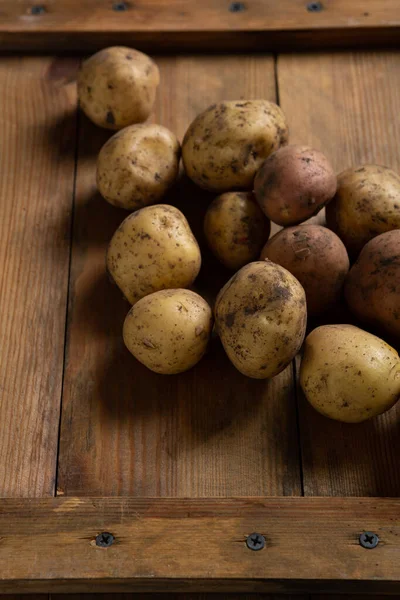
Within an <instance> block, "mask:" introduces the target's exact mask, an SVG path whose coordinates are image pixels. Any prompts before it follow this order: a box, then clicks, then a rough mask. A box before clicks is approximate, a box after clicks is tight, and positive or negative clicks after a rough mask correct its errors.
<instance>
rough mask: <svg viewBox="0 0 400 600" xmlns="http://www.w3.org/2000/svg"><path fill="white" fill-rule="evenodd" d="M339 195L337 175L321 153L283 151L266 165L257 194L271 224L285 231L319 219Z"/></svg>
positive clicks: (293, 148) (301, 149) (258, 177)
mask: <svg viewBox="0 0 400 600" xmlns="http://www.w3.org/2000/svg"><path fill="white" fill-rule="evenodd" d="M335 192H336V175H335V172H334V171H333V169H332V167H331V165H330V163H329V161H328V159H327V158H326V156H325V155H324V154H322V152H319V150H313V149H312V148H308V147H307V146H286V147H284V148H280V149H279V150H277V151H276V152H274V153H273V154H271V156H270V157H269V158H267V160H266V161H264V162H263V164H262V165H261V167H260V169H259V171H258V172H257V175H256V178H255V180H254V193H255V195H256V198H257V201H258V203H259V205H260V206H261V208H262V210H263V211H264V213H265V214H266V215H267V217H268V218H269V219H271V221H273V222H274V223H277V224H278V225H282V226H284V227H286V226H287V225H296V224H298V223H301V222H302V221H305V220H306V219H309V218H310V217H312V216H313V215H316V214H317V213H318V212H319V211H320V210H321V209H322V208H323V207H324V206H325V205H326V204H327V203H328V202H329V201H330V200H332V198H333V196H334V195H335Z"/></svg>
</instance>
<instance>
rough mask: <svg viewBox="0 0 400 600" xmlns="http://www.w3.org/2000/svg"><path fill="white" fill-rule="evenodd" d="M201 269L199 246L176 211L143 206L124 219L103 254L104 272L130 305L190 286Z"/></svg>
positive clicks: (184, 219)
mask: <svg viewBox="0 0 400 600" xmlns="http://www.w3.org/2000/svg"><path fill="white" fill-rule="evenodd" d="M200 266H201V255H200V249H199V245H198V243H197V241H196V239H195V237H194V235H193V233H192V231H191V229H190V227H189V223H188V222H187V220H186V218H185V216H184V215H183V214H182V213H181V211H180V210H178V209H177V208H175V207H174V206H170V205H168V204H157V205H156V206H147V207H146V208H141V209H140V210H138V211H136V212H134V213H132V214H131V215H129V217H127V218H126V219H125V220H124V221H123V222H122V223H121V225H120V226H119V227H118V229H117V231H116V232H115V233H114V235H113V237H112V240H111V242H110V245H109V247H108V250H107V270H108V273H109V274H110V276H111V278H112V279H113V280H114V281H115V283H116V284H117V285H118V287H119V288H120V290H121V291H122V293H123V294H124V296H125V298H126V299H127V300H128V301H129V302H130V303H131V304H134V303H135V302H137V301H138V300H140V298H143V297H144V296H147V295H148V294H151V293H153V292H156V291H158V290H163V289H171V288H172V289H175V288H184V287H189V286H190V285H192V283H193V282H194V280H195V279H196V277H197V275H198V273H199V271H200Z"/></svg>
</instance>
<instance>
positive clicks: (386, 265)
mask: <svg viewBox="0 0 400 600" xmlns="http://www.w3.org/2000/svg"><path fill="white" fill-rule="evenodd" d="M344 292H345V298H346V302H347V305H348V306H349V308H350V310H351V311H352V313H353V314H354V315H355V316H356V317H357V318H358V319H360V321H362V322H364V323H366V324H368V325H370V326H371V327H373V328H374V329H375V330H376V331H377V332H378V333H381V332H382V333H383V334H385V335H386V336H388V337H389V338H393V339H395V340H400V302H399V299H400V230H399V229H394V230H393V231H387V232H386V233H382V234H381V235H378V236H377V237H374V238H373V239H372V240H370V241H369V242H368V243H367V244H366V245H365V246H364V248H363V249H362V250H361V253H360V255H359V257H358V259H357V261H356V263H355V264H354V265H353V267H352V268H351V269H350V272H349V274H348V276H347V278H346V282H345V287H344Z"/></svg>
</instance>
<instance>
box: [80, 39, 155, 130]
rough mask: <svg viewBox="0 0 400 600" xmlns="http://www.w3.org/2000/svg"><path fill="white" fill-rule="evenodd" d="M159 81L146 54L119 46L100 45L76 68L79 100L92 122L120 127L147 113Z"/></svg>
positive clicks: (146, 115) (150, 108) (112, 127)
mask: <svg viewBox="0 0 400 600" xmlns="http://www.w3.org/2000/svg"><path fill="white" fill-rule="evenodd" d="M159 82H160V73H159V70H158V67H157V65H156V64H155V63H154V62H153V61H152V60H151V58H150V57H149V56H147V55H146V54H142V52H138V51H137V50H133V49H132V48H124V47H122V46H121V47H120V46H115V47H112V48H104V49H103V50H100V52H96V54H93V56H91V57H90V58H88V59H87V60H85V61H84V63H83V64H82V67H81V68H80V70H79V73H78V98H79V104H80V106H81V108H82V110H83V112H84V113H85V114H86V116H87V117H89V119H90V120H91V121H93V123H95V124H96V125H99V126H100V127H105V128H106V129H122V127H126V126H127V125H132V124H133V123H142V122H143V121H145V120H146V119H147V118H148V117H149V115H150V113H151V111H152V110H153V105H154V100H155V97H156V91H157V87H158V84H159Z"/></svg>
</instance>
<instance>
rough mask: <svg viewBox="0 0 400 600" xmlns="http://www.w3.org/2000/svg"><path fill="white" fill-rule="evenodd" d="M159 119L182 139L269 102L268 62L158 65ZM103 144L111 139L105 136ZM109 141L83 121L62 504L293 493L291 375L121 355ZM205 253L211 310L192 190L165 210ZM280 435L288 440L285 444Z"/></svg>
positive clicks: (197, 198) (198, 196)
mask: <svg viewBox="0 0 400 600" xmlns="http://www.w3.org/2000/svg"><path fill="white" fill-rule="evenodd" d="M158 62H159V65H160V67H161V76H162V81H163V82H164V83H162V87H161V93H160V95H159V98H158V102H157V107H156V112H155V119H156V120H157V121H159V122H161V123H162V124H163V125H166V126H168V127H170V128H171V129H172V130H173V131H175V132H176V133H177V134H178V136H179V137H180V138H181V137H182V136H183V134H184V131H185V129H186V127H187V126H188V125H189V123H190V121H191V120H192V119H193V118H194V116H195V115H196V114H197V113H198V112H200V111H201V110H203V109H204V108H206V107H207V106H208V105H209V104H210V103H211V102H213V101H217V100H220V99H232V98H243V97H265V98H271V99H273V98H274V97H275V88H274V72H273V61H272V58H271V57H269V56H256V57H249V56H243V57H226V56H225V57H224V56H220V57H216V56H215V57H212V56H210V57H182V58H174V57H171V58H161V57H160V59H159V60H158ZM106 135H107V134H106ZM104 139H105V135H104V134H103V133H102V132H99V130H96V129H95V128H94V127H92V126H91V125H90V124H89V123H88V122H87V120H85V119H84V118H82V120H81V128H80V145H79V160H78V173H77V192H76V206H75V224H74V236H73V250H72V273H71V284H70V307H69V326H68V344H67V364H66V371H65V382H64V396H63V415H62V428H61V446H60V461H59V485H60V489H61V491H62V493H65V494H68V495H94V494H96V495H126V494H130V495H135V496H146V495H147V496H210V495H214V496H230V495H249V494H252V495H264V494H270V495H275V494H280V495H282V494H283V495H285V494H288V495H291V494H299V493H300V489H301V488H300V471H299V459H298V440H297V434H296V415H295V405H294V395H293V384H292V370H291V367H288V369H286V371H285V372H284V373H282V374H281V375H280V376H278V377H277V378H276V379H274V380H273V381H270V382H266V381H256V380H251V379H247V378H245V377H242V376H241V375H240V374H239V373H238V372H237V371H236V370H235V369H234V367H233V366H232V365H231V364H230V363H229V361H228V360H227V358H226V357H225V355H224V352H223V350H222V348H221V346H220V345H219V342H218V341H217V340H214V342H213V344H212V347H211V350H210V352H209V354H208V355H207V356H206V357H205V358H204V359H203V360H202V361H201V362H200V363H199V364H198V365H197V366H196V367H195V368H194V369H192V370H190V371H188V372H187V373H184V374H182V375H179V376H171V377H167V376H162V375H156V374H154V373H152V372H150V371H148V370H147V369H146V368H145V367H143V366H142V365H140V364H139V363H138V362H137V361H135V360H134V359H133V357H132V356H131V355H130V354H129V353H128V351H127V350H126V349H125V348H124V346H123V342H122V337H121V328H122V323H123V320H124V318H125V315H126V313H127V311H128V309H129V306H128V304H126V303H125V301H124V300H123V299H122V297H121V294H120V292H119V291H118V289H117V288H115V287H113V286H112V285H111V283H110V282H109V281H108V280H107V278H106V275H105V265H104V254H105V248H106V245H107V243H108V241H109V239H110V238H111V236H112V234H113V232H114V230H115V229H116V227H117V226H118V225H119V223H120V222H121V221H122V219H123V218H124V217H125V216H126V213H123V212H121V211H118V210H116V209H115V208H114V207H112V206H110V205H108V204H107V203H106V202H104V201H103V200H102V199H101V198H100V197H99V196H98V195H97V192H96V189H95V182H94V160H95V156H96V152H97V150H98V148H99V147H100V144H101V143H102V142H103V141H104ZM168 200H169V201H170V202H172V203H174V204H176V205H178V206H179V207H180V208H181V209H182V210H183V212H184V213H185V214H186V215H187V216H188V219H189V221H190V222H191V225H192V227H193V230H194V231H195V233H196V236H197V237H198V238H199V240H200V243H201V245H202V247H203V268H202V271H201V273H200V276H199V278H198V280H197V282H196V288H197V289H198V291H200V293H202V294H203V295H204V296H205V297H207V298H208V299H209V300H211V298H212V297H213V296H214V295H215V293H216V292H217V291H218V289H219V288H220V287H221V286H222V285H223V283H225V281H227V279H228V278H229V276H230V274H229V273H228V272H227V271H225V270H224V269H223V268H222V267H218V264H217V262H216V260H214V259H213V257H211V255H210V254H209V253H208V252H207V251H206V249H205V248H204V244H203V243H202V221H203V216H204V213H205V210H206V207H207V202H208V200H209V197H208V196H205V195H204V194H203V193H202V192H199V191H198V190H196V189H195V187H194V186H193V185H191V184H190V183H189V182H188V181H186V180H184V179H183V181H181V185H180V186H179V188H178V189H177V190H176V191H175V192H174V193H173V194H172V195H171V197H170V198H169V199H168ZM282 432H285V435H284V436H283V435H282Z"/></svg>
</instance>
